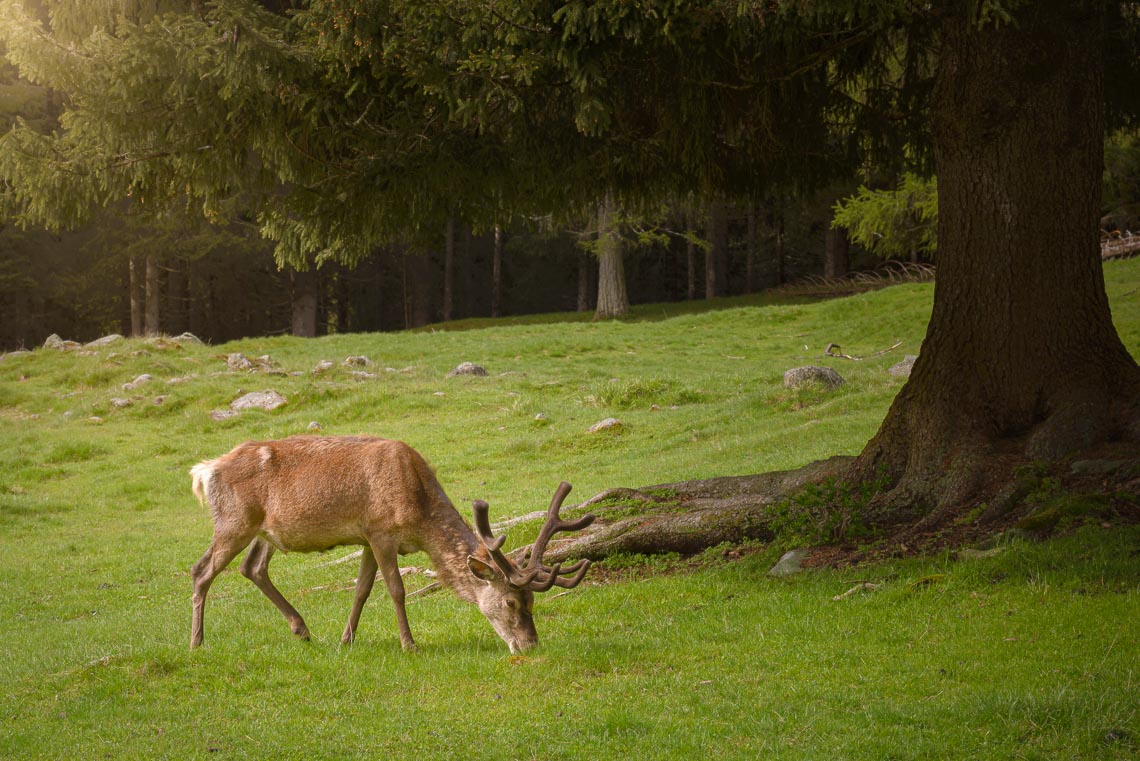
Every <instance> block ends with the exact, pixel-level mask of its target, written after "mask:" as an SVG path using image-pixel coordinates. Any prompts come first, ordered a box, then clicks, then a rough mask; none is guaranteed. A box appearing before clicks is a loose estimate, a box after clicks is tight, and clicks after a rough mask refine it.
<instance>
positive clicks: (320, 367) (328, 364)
mask: <svg viewBox="0 0 1140 761" xmlns="http://www.w3.org/2000/svg"><path fill="white" fill-rule="evenodd" d="M334 367H336V363H335V362H333V361H332V360H331V359H322V360H321V361H320V362H318V363H317V366H316V367H314V368H313V375H320V374H321V373H323V372H325V371H327V370H331V369H333V368H334Z"/></svg>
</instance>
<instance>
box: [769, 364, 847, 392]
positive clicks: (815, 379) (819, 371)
mask: <svg viewBox="0 0 1140 761" xmlns="http://www.w3.org/2000/svg"><path fill="white" fill-rule="evenodd" d="M845 382H846V381H844V380H843V376H841V375H840V374H839V373H837V372H835V371H834V370H832V369H831V368H830V367H815V366H812V365H808V366H807V367H793V368H792V369H791V370H788V371H787V372H786V373H784V385H785V386H787V387H788V388H803V387H804V386H810V385H818V386H823V387H824V388H829V389H830V388H838V387H839V386H842V385H843V384H844V383H845Z"/></svg>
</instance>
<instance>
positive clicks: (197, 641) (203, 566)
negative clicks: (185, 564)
mask: <svg viewBox="0 0 1140 761" xmlns="http://www.w3.org/2000/svg"><path fill="white" fill-rule="evenodd" d="M255 536H257V530H256V528H251V529H250V530H249V531H248V532H247V533H242V534H236V533H235V534H228V533H227V534H222V535H219V534H218V532H217V531H216V530H215V531H214V538H213V539H211V540H210V547H209V549H207V550H206V554H205V555H203V556H202V557H201V558H200V559H199V560H198V562H197V563H195V564H194V567H193V568H191V569H190V578H191V580H192V581H193V584H194V597H193V601H194V613H193V617H192V619H191V622H190V647H191V649H193V648H195V647H198V646H199V645H201V644H202V639H203V623H202V621H203V618H204V617H205V612H206V594H207V593H208V592H209V591H210V585H211V584H213V583H214V579H215V578H216V577H217V575H218V574H219V573H221V572H222V570H223V569H224V568H225V567H226V566H227V565H229V564H230V561H232V560H233V559H234V558H235V557H237V554H238V553H239V552H241V551H242V550H243V549H244V548H245V547H246V545H248V544H249V543H250V541H252V540H253V538H254V537H255Z"/></svg>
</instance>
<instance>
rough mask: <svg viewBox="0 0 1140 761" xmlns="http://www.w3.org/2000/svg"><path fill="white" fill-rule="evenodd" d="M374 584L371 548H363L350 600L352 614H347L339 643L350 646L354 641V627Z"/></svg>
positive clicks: (374, 563)
mask: <svg viewBox="0 0 1140 761" xmlns="http://www.w3.org/2000/svg"><path fill="white" fill-rule="evenodd" d="M375 582H376V556H375V555H373V554H372V548H371V547H365V548H364V550H363V554H362V555H361V556H360V575H359V576H357V577H356V595H355V596H354V597H353V599H352V612H351V613H349V614H348V626H346V627H344V634H343V635H342V636H341V638H340V641H341V643H342V644H345V645H351V644H352V642H353V641H354V640H355V639H356V627H357V625H358V624H359V623H360V611H361V610H363V609H364V603H365V602H367V601H368V595H370V594H372V585H373V584H374V583H375Z"/></svg>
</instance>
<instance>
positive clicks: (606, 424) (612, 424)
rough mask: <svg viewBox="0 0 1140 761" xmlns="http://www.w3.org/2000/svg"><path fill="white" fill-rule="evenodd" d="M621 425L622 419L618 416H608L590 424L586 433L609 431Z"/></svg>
mask: <svg viewBox="0 0 1140 761" xmlns="http://www.w3.org/2000/svg"><path fill="white" fill-rule="evenodd" d="M621 425H622V423H621V421H620V420H618V419H617V418H616V417H608V418H606V419H605V420H599V421H598V422H596V423H594V424H593V425H592V426H590V427H589V428H588V429H587V430H586V433H598V432H599V431H608V430H612V429H614V428H621Z"/></svg>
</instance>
